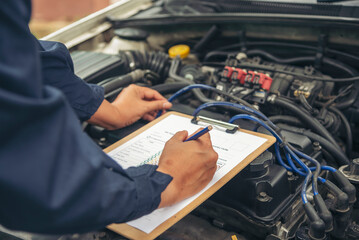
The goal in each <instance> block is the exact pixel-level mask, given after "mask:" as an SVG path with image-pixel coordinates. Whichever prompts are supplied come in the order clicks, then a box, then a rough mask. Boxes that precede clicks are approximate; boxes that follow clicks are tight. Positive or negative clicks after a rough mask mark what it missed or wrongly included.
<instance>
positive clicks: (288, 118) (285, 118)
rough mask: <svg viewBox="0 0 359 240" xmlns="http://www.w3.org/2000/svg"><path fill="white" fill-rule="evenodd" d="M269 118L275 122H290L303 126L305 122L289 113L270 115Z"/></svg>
mask: <svg viewBox="0 0 359 240" xmlns="http://www.w3.org/2000/svg"><path fill="white" fill-rule="evenodd" d="M269 120H271V121H272V122H273V123H274V124H276V123H281V122H284V123H289V124H292V125H295V126H302V125H303V123H302V122H301V121H299V120H298V119H297V118H296V117H292V116H287V115H276V116H271V117H269Z"/></svg>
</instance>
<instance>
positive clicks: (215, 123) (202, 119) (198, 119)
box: [191, 116, 239, 133]
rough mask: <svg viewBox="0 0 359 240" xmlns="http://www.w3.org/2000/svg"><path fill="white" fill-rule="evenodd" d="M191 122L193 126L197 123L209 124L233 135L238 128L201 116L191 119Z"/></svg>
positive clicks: (234, 125)
mask: <svg viewBox="0 0 359 240" xmlns="http://www.w3.org/2000/svg"><path fill="white" fill-rule="evenodd" d="M191 122H192V123H194V124H198V122H204V123H209V124H211V125H213V126H218V127H221V128H224V129H226V132H227V133H235V132H236V131H238V129H239V126H238V125H236V124H232V123H227V122H222V121H220V120H216V119H212V118H208V117H203V116H194V117H193V119H192V120H191Z"/></svg>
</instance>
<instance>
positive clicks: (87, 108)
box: [35, 40, 104, 121]
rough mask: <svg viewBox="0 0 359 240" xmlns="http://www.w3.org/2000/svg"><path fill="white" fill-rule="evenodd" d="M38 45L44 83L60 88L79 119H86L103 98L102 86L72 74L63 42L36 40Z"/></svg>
mask: <svg viewBox="0 0 359 240" xmlns="http://www.w3.org/2000/svg"><path fill="white" fill-rule="evenodd" d="M35 41H37V40H35ZM38 46H39V52H40V59H41V67H42V74H43V76H42V77H43V81H44V84H46V85H50V86H53V87H55V88H57V89H59V90H61V91H62V92H63V93H64V94H65V96H66V98H67V99H68V101H69V102H70V105H71V107H72V108H73V109H74V110H75V112H76V114H77V116H78V117H79V118H80V120H82V121H84V120H88V119H89V118H90V117H91V116H92V115H93V114H94V113H95V112H96V111H97V109H98V108H99V106H100V105H101V103H102V101H103V99H104V90H103V88H102V87H100V86H97V85H94V84H87V83H86V82H85V81H83V80H82V79H81V78H79V77H77V76H76V75H75V74H74V66H73V62H72V59H71V56H70V53H69V51H68V50H67V48H66V47H65V45H64V44H62V43H59V42H50V41H38Z"/></svg>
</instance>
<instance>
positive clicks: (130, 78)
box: [102, 69, 145, 94]
mask: <svg viewBox="0 0 359 240" xmlns="http://www.w3.org/2000/svg"><path fill="white" fill-rule="evenodd" d="M144 73H145V72H144V71H143V70H140V69H137V70H135V71H133V72H130V73H128V74H126V75H123V76H119V77H117V78H115V79H112V80H111V81H110V82H108V83H105V84H103V85H102V86H103V88H104V90H105V94H107V93H109V92H112V91H114V90H116V89H118V88H120V87H125V86H127V85H130V84H131V83H135V82H137V81H139V80H141V79H142V78H143V76H144Z"/></svg>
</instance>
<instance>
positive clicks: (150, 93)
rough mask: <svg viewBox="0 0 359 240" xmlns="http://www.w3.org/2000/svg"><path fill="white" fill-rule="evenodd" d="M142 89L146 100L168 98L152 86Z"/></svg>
mask: <svg viewBox="0 0 359 240" xmlns="http://www.w3.org/2000/svg"><path fill="white" fill-rule="evenodd" d="M140 90H141V92H142V97H143V99H145V100H166V98H165V97H164V96H162V95H161V94H160V93H159V92H157V91H156V90H153V89H151V88H146V87H141V89H140Z"/></svg>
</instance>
